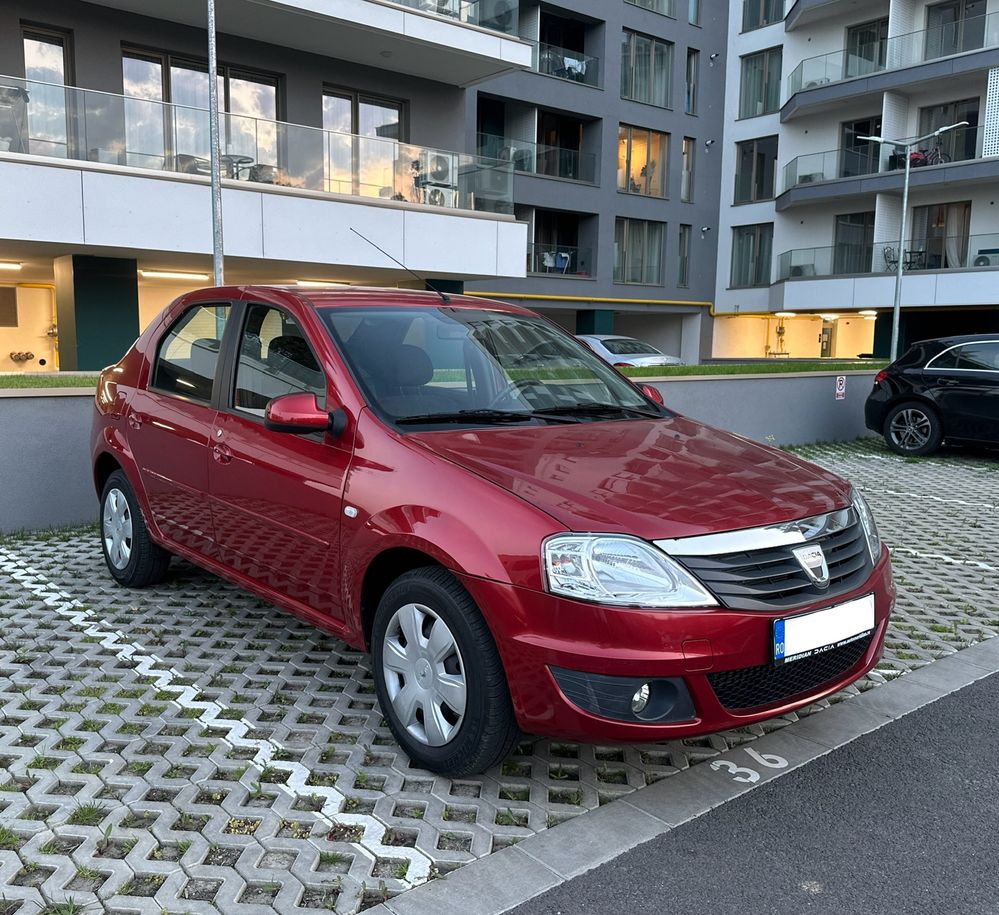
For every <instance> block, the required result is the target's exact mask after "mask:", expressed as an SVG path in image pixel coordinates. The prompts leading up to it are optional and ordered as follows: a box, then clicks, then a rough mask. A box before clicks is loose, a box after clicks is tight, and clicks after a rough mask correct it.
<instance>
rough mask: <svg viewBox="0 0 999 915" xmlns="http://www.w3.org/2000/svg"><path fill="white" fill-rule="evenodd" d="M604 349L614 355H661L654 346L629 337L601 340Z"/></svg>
mask: <svg viewBox="0 0 999 915" xmlns="http://www.w3.org/2000/svg"><path fill="white" fill-rule="evenodd" d="M600 342H601V343H602V344H603V345H604V349H606V350H607V352H608V353H611V354H612V355H614V356H661V355H662V353H660V352H659V350H657V349H656V348H655V347H654V346H650V345H649V344H648V343H642V341H641V340H632V339H631V337H614V338H613V339H611V340H601V341H600Z"/></svg>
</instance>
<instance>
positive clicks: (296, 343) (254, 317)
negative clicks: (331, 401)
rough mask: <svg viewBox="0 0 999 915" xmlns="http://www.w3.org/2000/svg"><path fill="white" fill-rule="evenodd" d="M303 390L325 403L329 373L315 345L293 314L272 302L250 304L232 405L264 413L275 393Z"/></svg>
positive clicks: (302, 391)
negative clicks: (317, 357)
mask: <svg viewBox="0 0 999 915" xmlns="http://www.w3.org/2000/svg"><path fill="white" fill-rule="evenodd" d="M301 393H307V394H315V395H316V397H317V399H318V400H319V403H320V404H325V403H326V376H325V375H324V374H323V370H322V368H320V365H319V360H318V359H316V356H315V353H313V351H312V347H311V346H310V345H309V342H308V340H306V339H305V335H304V334H303V333H302V331H301V328H300V327H299V326H298V324H297V322H296V321H295V319H294V318H292V317H291V316H290V315H288V314H286V313H285V312H283V311H281V310H280V309H278V308H273V307H271V306H269V305H251V306H250V307H249V308H248V309H247V312H246V323H245V324H244V325H243V335H242V336H241V337H240V341H239V362H238V363H237V365H236V388H235V391H234V397H233V403H232V405H233V406H234V407H236V409H238V410H243V411H245V412H247V413H253V414H254V415H256V416H263V415H264V410H265V409H266V407H267V404H268V403H269V402H270V401H271V400H273V399H274V398H275V397H281V396H283V395H284V394H301Z"/></svg>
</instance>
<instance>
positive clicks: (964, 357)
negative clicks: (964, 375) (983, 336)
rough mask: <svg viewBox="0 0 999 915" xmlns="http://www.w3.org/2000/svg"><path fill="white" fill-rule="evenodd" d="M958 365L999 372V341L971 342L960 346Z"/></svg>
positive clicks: (959, 366)
mask: <svg viewBox="0 0 999 915" xmlns="http://www.w3.org/2000/svg"><path fill="white" fill-rule="evenodd" d="M959 349H960V353H961V354H960V356H959V357H958V362H957V367H958V368H959V369H969V370H971V371H975V372H999V343H969V344H968V345H967V346H962V347H959Z"/></svg>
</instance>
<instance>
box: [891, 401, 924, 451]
mask: <svg viewBox="0 0 999 915" xmlns="http://www.w3.org/2000/svg"><path fill="white" fill-rule="evenodd" d="M932 431H933V430H932V426H931V425H930V418H929V417H928V416H927V415H926V414H925V413H924V412H923V411H922V410H917V409H915V408H912V407H910V408H909V409H908V410H901V411H899V412H898V413H896V414H895V416H894V417H893V418H892V421H891V425H890V426H889V428H888V432H889V434H890V435H891V440H892V441H893V442H894V443H895V444H896V445H898V447H899V448H904V449H906V450H915V449H917V448H922V447H923V445H925V444H926V443H927V442H928V441H929V440H930V434H931V432H932Z"/></svg>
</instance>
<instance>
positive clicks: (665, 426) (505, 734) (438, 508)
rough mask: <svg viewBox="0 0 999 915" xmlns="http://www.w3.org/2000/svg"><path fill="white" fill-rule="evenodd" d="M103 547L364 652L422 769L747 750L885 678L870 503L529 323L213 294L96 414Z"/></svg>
mask: <svg viewBox="0 0 999 915" xmlns="http://www.w3.org/2000/svg"><path fill="white" fill-rule="evenodd" d="M93 473H94V482H95V484H96V488H97V492H98V494H99V496H100V523H101V532H102V534H101V543H102V545H103V550H104V556H105V558H106V560H107V566H108V569H109V571H110V574H111V575H112V576H113V577H114V578H115V579H116V580H117V581H118V582H120V583H121V584H122V585H126V586H131V587H141V586H143V585H151V584H153V583H155V582H157V581H159V580H161V579H162V578H163V577H164V575H165V574H166V573H167V567H168V565H169V563H170V560H171V557H172V556H180V557H183V558H185V559H187V560H190V561H191V562H194V563H196V564H198V565H200V566H202V567H204V568H205V569H208V570H211V571H212V572H215V573H217V574H218V575H220V576H223V577H224V578H227V579H229V580H230V581H233V582H235V583H237V584H239V585H241V586H243V587H245V588H247V589H249V590H251V591H253V592H255V593H257V594H259V595H261V596H262V597H264V598H265V599H267V600H268V601H271V602H273V603H274V604H277V605H279V606H280V607H283V608H286V609H287V610H290V611H291V612H293V613H295V614H297V615H298V616H300V617H302V618H303V619H305V620H307V621H309V622H310V623H312V624H314V625H316V626H318V627H320V628H322V629H323V630H325V631H327V632H330V633H333V634H334V635H336V636H338V637H340V638H341V639H343V640H345V641H346V642H348V643H349V644H351V645H353V646H357V647H361V648H365V649H367V650H369V651H370V652H371V656H372V666H373V671H374V676H375V685H376V689H377V694H378V700H379V703H380V706H381V708H382V710H383V713H384V715H385V718H386V719H387V721H388V724H389V726H390V728H391V730H392V733H393V734H394V735H395V737H396V738H397V740H398V741H399V743H400V745H401V746H402V747H403V749H404V750H405V752H406V753H407V754H408V755H409V756H410V758H411V759H412V760H413V762H414V763H416V764H418V765H420V766H424V767H426V768H428V769H431V770H434V771H438V772H447V773H451V774H458V773H472V772H479V771H482V770H484V769H485V768H487V767H489V766H490V765H493V764H495V763H496V762H497V761H498V760H500V759H502V758H503V756H504V755H505V754H507V753H508V752H509V750H510V749H511V747H512V746H513V744H514V743H515V741H516V740H517V738H518V736H519V734H520V732H521V731H524V732H529V733H534V734H542V735H547V736H550V737H554V738H561V739H567V740H577V741H590V742H600V743H605V742H613V741H616V742H646V741H660V740H668V739H672V738H681V737H687V736H690V735H696V734H703V733H706V732H711V731H717V730H720V729H723V728H730V727H740V726H744V725H748V724H750V723H752V722H755V721H759V720H761V719H765V718H768V717H770V716H773V715H779V714H782V713H785V712H788V711H790V710H792V709H796V708H799V707H801V706H803V705H806V704H808V703H811V702H814V701H816V700H817V699H819V698H821V697H823V696H826V695H829V694H830V693H833V692H835V691H837V690H839V689H842V688H843V687H844V686H846V685H847V684H849V683H851V682H853V681H854V680H856V679H857V678H859V677H860V676H862V675H863V674H864V673H865V672H866V671H868V670H869V669H870V668H871V667H872V666H873V665H874V664H875V662H876V661H877V660H878V658H879V656H880V654H881V651H882V645H883V641H884V636H885V629H886V626H887V623H888V617H889V613H890V611H891V609H892V605H893V602H894V594H895V592H894V587H893V584H892V576H891V570H890V567H889V559H888V551H887V549H885V548H884V547H883V546H882V544H881V541H880V540H879V538H878V532H877V529H876V527H875V523H874V519H873V518H872V516H871V513H870V511H869V509H868V507H867V505H866V503H865V502H864V500H863V498H862V497H861V496H860V495H859V493H857V492H856V491H855V490H853V489H852V488H851V487H850V485H849V484H848V483H846V482H844V481H843V480H841V479H839V478H838V477H836V476H834V475H833V474H831V473H828V472H826V471H825V470H822V469H820V468H818V467H815V466H813V465H811V464H808V463H806V462H805V461H802V460H800V459H799V458H797V457H794V456H792V455H790V454H786V453H783V452H781V451H777V450H774V449H771V448H766V447H764V446H761V445H758V444H755V443H753V442H751V441H748V440H747V439H744V438H741V437H739V436H736V435H731V434H728V433H725V432H721V431H718V430H716V429H712V428H709V427H708V426H705V425H702V424H701V423H698V422H695V421H693V420H691V419H687V418H685V417H683V416H680V415H678V414H676V413H674V412H673V411H671V410H669V409H668V408H667V407H666V406H664V405H663V404H662V397H661V395H660V394H659V393H658V391H656V390H654V389H652V388H639V387H636V386H634V385H633V384H632V383H631V382H629V381H628V380H627V379H626V378H624V377H622V376H621V375H620V374H618V372H616V371H615V370H614V369H613V368H612V367H611V366H609V365H608V364H607V363H606V362H604V361H603V360H601V359H599V358H598V357H597V356H596V355H594V354H593V353H592V352H590V351H589V350H588V349H587V348H586V347H584V346H583V345H582V344H580V343H579V342H578V341H577V340H575V339H574V338H573V337H571V336H570V335H569V334H568V333H566V332H564V331H563V330H561V329H560V328H558V327H556V326H555V325H554V324H552V323H551V322H549V321H548V320H546V319H545V318H543V317H540V316H539V315H536V314H533V313H531V312H530V311H527V310H525V309H522V308H518V307H515V306H512V305H506V304H502V303H499V302H492V301H486V300H483V299H479V298H473V297H466V296H458V295H452V296H446V295H443V294H440V293H437V294H435V293H433V292H410V291H405V290H398V289H383V290H378V289H361V288H347V289H340V290H333V289H329V290H322V291H309V292H304V291H302V290H300V289H299V290H292V289H287V288H280V287H252V286H248V287H229V288H216V289H206V290H201V291H197V292H193V293H190V294H188V295H185V296H183V297H181V298H180V299H178V300H177V301H176V302H174V303H173V304H172V305H170V306H169V307H167V309H166V310H165V311H164V312H163V313H162V315H160V316H159V318H157V319H156V320H154V321H153V322H152V323H151V324H150V325H149V327H148V328H147V329H146V330H145V332H144V333H143V334H142V336H141V337H140V338H139V339H138V340H137V341H136V343H135V344H134V345H133V346H132V348H131V349H130V350H129V351H128V353H126V354H125V356H124V357H123V358H122V359H121V361H120V362H119V363H118V364H116V365H114V366H111V367H109V368H107V369H105V370H104V372H103V373H102V374H101V378H100V383H99V387H98V391H97V395H96V414H95V417H94V425H93Z"/></svg>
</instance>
